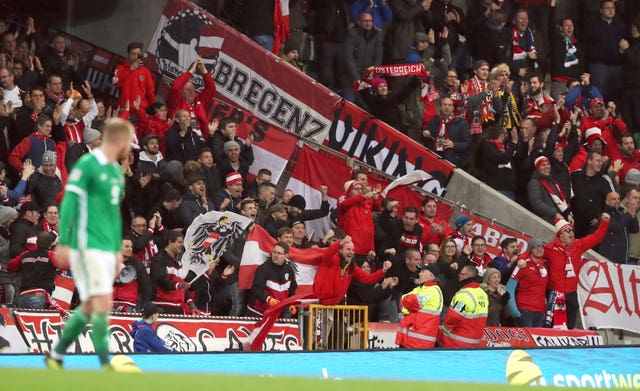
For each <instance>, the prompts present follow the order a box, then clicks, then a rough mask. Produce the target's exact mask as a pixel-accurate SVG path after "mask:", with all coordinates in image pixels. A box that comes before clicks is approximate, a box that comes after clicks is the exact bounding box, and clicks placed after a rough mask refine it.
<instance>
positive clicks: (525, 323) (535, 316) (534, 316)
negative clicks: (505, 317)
mask: <svg viewBox="0 0 640 391" xmlns="http://www.w3.org/2000/svg"><path fill="white" fill-rule="evenodd" d="M545 316H546V313H545V312H544V311H542V312H534V311H529V310H523V309H521V310H520V317H519V318H517V319H516V324H517V325H518V326H519V327H543V326H544V318H545Z"/></svg>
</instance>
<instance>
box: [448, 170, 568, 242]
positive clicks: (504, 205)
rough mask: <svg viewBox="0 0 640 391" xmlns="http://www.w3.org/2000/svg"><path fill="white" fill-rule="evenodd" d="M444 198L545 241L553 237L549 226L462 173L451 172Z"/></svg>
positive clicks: (516, 204) (552, 231) (457, 171)
mask: <svg viewBox="0 0 640 391" xmlns="http://www.w3.org/2000/svg"><path fill="white" fill-rule="evenodd" d="M444 198H446V199H448V200H449V201H451V202H454V203H461V204H463V205H465V206H466V208H467V209H469V210H471V211H477V212H479V213H480V214H482V215H484V216H487V217H489V218H492V219H495V220H496V221H498V222H500V223H501V224H504V225H506V226H508V227H512V228H516V231H520V232H524V233H526V234H527V235H530V236H535V237H537V238H540V239H543V240H545V241H548V240H551V239H552V238H553V236H554V234H555V232H554V229H553V226H552V225H551V224H549V223H547V222H546V221H545V220H543V219H541V218H540V217H538V216H536V215H535V214H533V213H532V212H530V211H529V210H527V209H525V208H523V207H522V206H520V205H519V204H518V203H516V202H514V201H512V200H510V199H509V198H507V197H505V196H503V195H502V194H500V193H498V192H496V191H495V190H493V189H492V188H491V187H489V186H487V185H486V184H484V183H482V182H480V181H479V180H477V179H476V178H474V177H473V176H471V175H470V174H468V173H467V172H465V171H462V170H455V171H454V173H453V175H452V176H451V180H450V181H449V184H448V185H447V192H446V194H445V197H444Z"/></svg>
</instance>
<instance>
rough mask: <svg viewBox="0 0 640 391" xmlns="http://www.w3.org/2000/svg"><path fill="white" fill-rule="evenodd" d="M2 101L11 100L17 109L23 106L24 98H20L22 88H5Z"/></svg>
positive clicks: (7, 101)
mask: <svg viewBox="0 0 640 391" xmlns="http://www.w3.org/2000/svg"><path fill="white" fill-rule="evenodd" d="M2 101H3V102H4V103H9V101H11V102H12V103H13V105H12V107H13V108H14V109H17V108H19V107H22V99H21V98H20V88H18V86H15V87H14V88H13V90H7V89H5V90H4V96H3V97H2Z"/></svg>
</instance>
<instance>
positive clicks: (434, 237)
mask: <svg viewBox="0 0 640 391" xmlns="http://www.w3.org/2000/svg"><path fill="white" fill-rule="evenodd" d="M418 223H419V224H420V225H421V226H422V245H423V246H426V245H427V243H436V244H437V245H438V246H440V244H442V241H443V240H444V238H446V237H448V236H450V235H451V227H449V224H448V223H447V222H446V221H444V220H443V219H441V218H440V217H438V216H436V217H435V218H434V219H433V223H432V222H430V221H429V220H427V218H426V217H424V216H422V215H420V217H419V219H418ZM434 225H443V226H444V230H443V231H441V232H440V233H437V232H431V227H432V226H434Z"/></svg>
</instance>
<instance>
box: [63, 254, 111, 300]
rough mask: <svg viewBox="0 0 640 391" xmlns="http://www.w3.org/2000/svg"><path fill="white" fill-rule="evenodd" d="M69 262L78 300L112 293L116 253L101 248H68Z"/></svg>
mask: <svg viewBox="0 0 640 391" xmlns="http://www.w3.org/2000/svg"><path fill="white" fill-rule="evenodd" d="M69 263H70V264H71V273H72V274H73V281H74V282H75V283H76V289H78V294H79V295H80V301H83V302H84V301H86V300H88V299H89V298H90V297H93V296H98V295H106V294H112V293H113V281H114V280H115V273H116V255H115V254H114V253H110V252H108V251H103V250H95V249H88V250H70V251H69Z"/></svg>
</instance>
